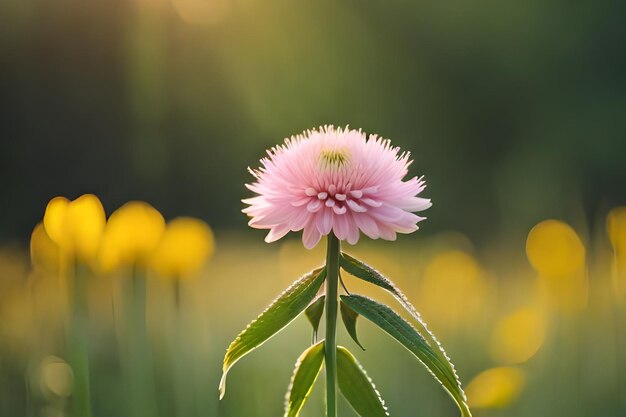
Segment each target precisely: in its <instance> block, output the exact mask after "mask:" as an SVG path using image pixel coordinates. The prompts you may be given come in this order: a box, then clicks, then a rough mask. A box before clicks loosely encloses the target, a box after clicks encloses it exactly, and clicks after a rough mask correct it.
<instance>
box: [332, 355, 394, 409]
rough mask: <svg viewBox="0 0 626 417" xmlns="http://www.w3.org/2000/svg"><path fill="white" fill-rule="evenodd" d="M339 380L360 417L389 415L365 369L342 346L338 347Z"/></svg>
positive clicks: (342, 391) (340, 387)
mask: <svg viewBox="0 0 626 417" xmlns="http://www.w3.org/2000/svg"><path fill="white" fill-rule="evenodd" d="M337 379H338V382H339V389H340V390H341V394H342V395H343V396H344V398H345V399H346V400H347V401H348V403H350V405H351V406H352V408H353V409H354V411H356V413H357V414H358V415H359V416H361V417H385V416H388V415H389V413H388V412H387V407H385V402H384V401H383V399H382V398H381V397H380V394H379V392H378V391H377V390H376V387H375V386H374V383H373V382H372V380H371V379H370V378H369V377H368V376H367V374H366V373H365V369H363V367H362V366H361V364H360V363H359V362H358V361H357V360H356V358H355V357H354V356H352V353H350V351H348V349H346V348H344V347H341V346H337Z"/></svg>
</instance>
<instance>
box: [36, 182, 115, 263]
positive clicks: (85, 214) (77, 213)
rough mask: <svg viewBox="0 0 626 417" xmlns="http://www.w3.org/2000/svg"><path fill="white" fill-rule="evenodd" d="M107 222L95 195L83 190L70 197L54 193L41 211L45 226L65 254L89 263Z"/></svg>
mask: <svg viewBox="0 0 626 417" xmlns="http://www.w3.org/2000/svg"><path fill="white" fill-rule="evenodd" d="M105 223H106V215H105V213H104V208H103V207H102V203H100V200H99V199H98V197H96V196H95V195H93V194H85V195H82V196H80V197H78V198H77V199H76V200H73V201H69V200H67V199H66V198H64V197H55V198H53V199H52V200H50V202H49V203H48V206H47V207H46V212H45V214H44V220H43V224H44V228H45V231H46V233H47V234H48V236H49V237H50V239H52V241H54V242H55V243H56V244H57V245H59V247H60V248H61V250H62V252H63V253H64V254H67V255H69V256H73V257H76V258H77V259H78V260H79V261H82V262H85V263H90V262H91V261H92V260H93V258H94V257H95V254H96V252H97V250H98V246H99V245H100V238H101V237H102V231H103V230H104V225H105Z"/></svg>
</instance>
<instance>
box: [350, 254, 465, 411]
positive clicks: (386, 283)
mask: <svg viewBox="0 0 626 417" xmlns="http://www.w3.org/2000/svg"><path fill="white" fill-rule="evenodd" d="M339 263H340V265H341V267H342V268H343V269H344V270H345V271H346V272H348V273H350V274H352V275H354V276H355V277H357V278H360V279H362V280H364V281H367V282H370V283H372V284H374V285H376V286H378V287H380V288H383V289H384V290H386V291H388V292H389V293H390V294H391V295H393V297H394V298H395V299H396V300H397V301H398V302H399V303H400V305H402V307H404V309H405V310H406V311H407V312H409V314H410V315H411V317H412V318H413V319H414V320H415V322H416V323H415V325H416V327H417V330H418V332H419V333H420V335H421V336H422V337H423V338H424V339H425V340H426V341H427V343H428V344H429V345H430V347H432V348H433V349H434V351H435V354H436V355H437V356H438V357H439V359H440V360H441V362H442V363H444V364H445V367H446V369H447V371H449V372H451V373H452V375H453V376H454V380H455V381H456V385H457V391H459V392H460V393H459V394H458V395H459V396H460V398H462V399H463V402H464V403H465V402H466V401H467V400H466V397H465V393H464V392H463V389H462V388H461V381H460V380H459V377H458V375H457V374H456V370H455V369H454V365H453V364H452V361H451V360H450V358H449V357H448V355H447V353H446V351H445V350H444V349H443V346H441V343H439V341H438V340H437V338H436V337H435V335H434V334H432V333H431V331H430V330H428V327H427V326H426V323H425V322H424V320H422V317H421V316H420V314H419V313H418V312H417V310H416V309H415V307H413V305H412V304H411V303H410V302H409V300H408V299H407V298H406V296H405V295H404V294H403V293H402V291H400V289H399V288H398V287H397V286H396V285H395V284H394V283H393V282H391V280H390V279H389V278H387V277H385V276H384V275H383V274H381V273H380V272H378V271H377V270H376V269H374V268H372V267H371V266H369V265H367V264H366V263H364V262H362V261H360V260H358V259H356V258H353V257H352V256H350V255H348V254H347V253H345V252H342V254H341V258H340V259H339ZM459 407H460V408H461V415H463V416H470V415H471V414H470V412H469V409H467V406H466V405H465V406H463V407H462V406H461V405H459Z"/></svg>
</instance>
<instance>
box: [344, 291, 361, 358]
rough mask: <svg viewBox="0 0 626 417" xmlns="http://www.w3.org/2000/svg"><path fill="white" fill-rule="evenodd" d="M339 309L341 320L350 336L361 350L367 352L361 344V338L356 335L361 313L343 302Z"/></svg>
mask: <svg viewBox="0 0 626 417" xmlns="http://www.w3.org/2000/svg"><path fill="white" fill-rule="evenodd" d="M339 309H340V311H341V320H342V321H343V325H344V326H345V327H346V330H347V331H348V334H349V335H350V337H351V338H352V340H354V342H355V343H356V344H357V345H359V347H360V348H361V349H363V350H365V348H364V347H363V345H362V344H361V342H359V338H358V336H357V334H356V319H358V318H359V313H357V312H356V311H354V310H352V309H351V308H350V307H349V306H348V305H347V304H346V303H344V302H343V301H341V303H340V304H339Z"/></svg>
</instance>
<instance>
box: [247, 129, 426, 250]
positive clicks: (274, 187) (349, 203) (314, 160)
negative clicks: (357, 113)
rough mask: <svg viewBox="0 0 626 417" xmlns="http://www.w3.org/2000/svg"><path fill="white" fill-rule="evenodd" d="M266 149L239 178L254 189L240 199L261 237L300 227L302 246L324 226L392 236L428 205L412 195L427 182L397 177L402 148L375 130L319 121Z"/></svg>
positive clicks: (411, 225) (410, 228)
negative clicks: (246, 177) (248, 176)
mask: <svg viewBox="0 0 626 417" xmlns="http://www.w3.org/2000/svg"><path fill="white" fill-rule="evenodd" d="M267 154H268V157H266V158H263V159H261V164H262V167H261V168H259V169H258V170H250V172H251V173H252V175H254V177H255V178H256V182H254V183H253V184H247V185H246V186H247V187H248V188H249V189H250V190H251V191H253V192H255V193H257V194H258V195H257V196H256V197H252V198H248V199H245V200H243V202H244V203H246V204H248V205H249V207H247V208H245V209H244V210H243V212H244V213H246V214H248V216H250V217H251V220H250V222H249V223H248V224H249V225H250V226H251V227H254V228H257V229H269V233H268V234H267V237H266V238H265V241H266V242H273V241H276V240H278V239H280V238H281V237H283V236H285V235H286V234H287V233H288V232H289V231H294V232H296V231H299V230H304V233H303V235H302V241H303V243H304V246H305V247H306V248H308V249H311V248H313V247H314V246H315V245H316V244H317V243H318V242H319V241H320V239H321V237H322V236H323V235H328V234H329V233H330V232H331V231H332V232H333V233H334V234H335V236H337V238H338V239H340V240H347V241H348V243H350V244H355V243H356V242H357V241H358V240H359V230H360V231H362V232H363V233H364V234H365V235H367V236H369V237H370V238H372V239H378V238H383V239H386V240H395V239H396V233H411V232H414V231H415V230H417V229H418V227H417V223H418V222H420V221H422V220H424V219H425V217H420V216H417V215H416V214H413V213H412V212H416V211H422V210H425V209H427V208H429V207H430V206H431V202H430V199H426V198H421V197H418V195H419V194H420V193H421V192H422V191H423V190H424V188H425V187H426V184H425V182H424V180H423V179H422V178H417V177H413V178H411V179H410V180H408V181H403V179H404V177H405V176H406V174H407V172H408V167H409V165H410V164H411V162H412V161H410V160H409V153H408V152H404V153H400V148H394V147H392V146H391V143H390V141H389V140H388V139H382V138H380V137H378V136H376V135H370V137H369V139H367V138H366V135H365V133H363V132H361V131H360V130H349V129H348V128H347V127H346V128H345V129H341V128H339V129H335V128H334V127H333V126H324V127H322V128H320V129H319V130H308V131H306V132H303V133H302V134H300V135H297V136H293V137H291V139H285V143H284V144H283V145H280V146H276V147H274V148H272V149H271V150H269V151H267Z"/></svg>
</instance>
